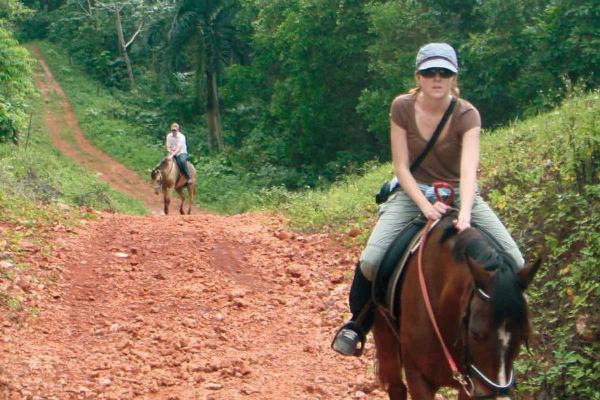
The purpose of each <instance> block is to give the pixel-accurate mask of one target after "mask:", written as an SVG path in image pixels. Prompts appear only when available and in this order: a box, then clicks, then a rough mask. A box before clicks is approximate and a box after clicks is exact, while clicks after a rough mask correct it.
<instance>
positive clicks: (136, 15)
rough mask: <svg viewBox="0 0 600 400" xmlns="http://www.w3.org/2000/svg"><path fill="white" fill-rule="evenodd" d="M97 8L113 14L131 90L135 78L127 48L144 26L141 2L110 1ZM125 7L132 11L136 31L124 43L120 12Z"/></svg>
mask: <svg viewBox="0 0 600 400" xmlns="http://www.w3.org/2000/svg"><path fill="white" fill-rule="evenodd" d="M96 7H97V8H103V9H106V10H109V11H110V12H112V13H114V17H115V30H116V32H117V39H118V43H119V52H120V53H121V56H122V57H123V60H124V61H125V66H126V67H127V79H128V81H129V87H130V88H132V87H133V86H135V78H134V76H133V68H132V67H131V59H130V58H129V52H128V50H127V49H128V48H129V46H130V45H131V44H132V43H133V41H134V40H135V39H136V38H137V36H138V35H139V33H140V32H141V30H142V26H143V25H144V17H143V9H144V3H143V1H140V0H123V1H117V0H112V1H111V2H109V3H98V4H97V5H96ZM125 7H130V8H131V9H132V12H131V13H130V14H131V15H132V18H133V19H135V20H136V21H137V25H138V27H137V30H136V31H135V33H133V34H132V35H131V38H130V39H129V40H127V41H125V34H124V33H123V23H122V17H121V14H122V11H123V8H125ZM81 8H82V9H83V10H84V12H86V13H87V11H86V8H85V7H81ZM89 10H90V11H89V15H90V16H91V15H92V11H91V10H92V8H89Z"/></svg>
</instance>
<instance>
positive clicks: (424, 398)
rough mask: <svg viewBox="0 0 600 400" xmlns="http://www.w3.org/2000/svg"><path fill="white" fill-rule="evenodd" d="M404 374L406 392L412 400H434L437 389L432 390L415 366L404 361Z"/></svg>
mask: <svg viewBox="0 0 600 400" xmlns="http://www.w3.org/2000/svg"><path fill="white" fill-rule="evenodd" d="M404 373H405V374H406V383H407V384H408V392H409V393H410V397H411V398H412V399H419V400H434V399H435V393H436V391H437V388H433V387H432V386H431V384H430V383H429V382H427V380H426V379H425V377H424V376H423V375H422V374H421V372H419V369H418V368H417V366H416V365H412V362H410V361H409V360H405V364H404Z"/></svg>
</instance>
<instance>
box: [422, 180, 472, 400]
mask: <svg viewBox="0 0 600 400" xmlns="http://www.w3.org/2000/svg"><path fill="white" fill-rule="evenodd" d="M433 187H434V191H435V196H436V197H437V199H438V201H440V202H442V203H444V204H446V205H450V203H452V200H454V188H453V187H452V186H451V185H449V184H447V183H445V182H435V183H434V184H433ZM440 188H446V189H449V190H450V195H449V196H448V197H447V198H446V199H445V200H444V199H443V198H442V196H441V195H440V194H439V189H440ZM434 222H435V221H434V220H432V219H430V220H428V221H427V224H426V225H425V228H423V233H422V234H421V239H420V240H419V253H418V254H417V267H418V268H417V269H418V272H419V286H420V288H421V294H422V295H423V302H424V303H425V308H426V310H427V315H428V316H429V321H431V325H433V330H434V331H435V334H436V336H437V338H438V340H439V342H440V345H441V346H442V351H443V352H444V356H445V357H446V361H447V362H448V366H449V367H450V370H451V371H452V378H453V379H454V380H455V381H457V382H458V383H459V384H460V385H461V386H462V388H463V390H464V391H465V393H466V394H467V395H468V396H469V397H470V398H473V391H474V386H473V382H472V381H471V379H470V378H469V377H468V376H465V375H464V374H463V373H461V372H460V371H459V369H458V367H457V366H456V362H455V361H454V358H452V354H450V351H449V350H448V347H447V346H446V343H445V342H444V338H443V337H442V333H441V332H440V328H439V327H438V324H437V321H436V320H435V315H434V314H433V308H432V307H431V301H430V300H429V293H428V291H427V283H426V282H425V274H424V273H423V251H424V249H425V243H426V241H427V235H428V234H429V230H430V228H431V226H432V225H433V223H434Z"/></svg>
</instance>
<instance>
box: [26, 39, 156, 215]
mask: <svg viewBox="0 0 600 400" xmlns="http://www.w3.org/2000/svg"><path fill="white" fill-rule="evenodd" d="M29 49H30V52H31V54H32V55H33V56H34V57H35V58H36V59H37V62H38V64H39V66H40V68H41V69H42V71H43V76H38V75H37V74H34V81H35V85H36V87H37V88H38V90H39V92H40V94H41V96H42V98H43V99H44V103H45V106H44V114H45V116H44V121H45V125H46V128H47V130H48V132H49V134H50V137H51V139H52V142H53V143H54V145H55V146H56V147H57V148H58V150H59V151H60V152H61V153H63V154H64V155H66V156H67V157H69V158H71V159H72V160H73V161H75V162H76V163H78V164H81V165H83V166H85V167H86V168H87V169H88V170H90V171H93V172H95V173H96V174H98V177H99V178H100V179H101V180H103V181H104V182H106V183H108V184H109V185H110V186H111V187H112V188H113V189H115V190H117V191H119V192H121V193H123V194H125V195H127V196H129V197H132V198H134V199H138V200H140V201H141V202H142V203H143V204H144V206H145V207H146V208H147V209H148V210H150V212H151V213H153V214H160V213H161V212H162V206H161V202H160V199H159V197H158V196H156V195H154V193H153V191H152V188H151V185H150V184H149V183H148V182H145V181H144V180H143V179H141V178H140V177H139V176H138V175H137V174H135V173H134V172H132V171H131V170H129V169H128V168H126V167H125V166H123V165H122V164H120V163H118V162H117V161H115V160H113V159H112V158H110V157H109V156H108V155H107V154H106V153H104V152H102V151H101V150H99V149H97V148H96V147H94V146H93V145H92V144H91V143H90V142H89V141H88V140H87V139H86V138H85V137H84V135H83V132H82V130H81V128H80V127H79V125H78V123H77V118H76V117H75V114H74V113H73V109H72V107H71V104H70V103H69V101H68V99H67V97H66V95H65V93H64V92H63V90H62V88H61V87H60V85H59V84H58V82H57V81H56V80H55V79H54V77H53V75H52V72H51V71H50V69H49V68H48V66H47V65H46V62H45V61H44V57H43V56H42V54H41V52H40V50H39V48H37V47H36V46H29ZM54 96H56V97H58V99H59V101H60V112H56V111H55V110H53V109H52V107H51V104H52V103H53V101H54V100H55V99H54V98H53V97H54ZM64 131H67V132H68V133H69V136H72V137H73V139H74V141H73V142H70V141H68V140H66V139H65V136H64V134H63V132H64Z"/></svg>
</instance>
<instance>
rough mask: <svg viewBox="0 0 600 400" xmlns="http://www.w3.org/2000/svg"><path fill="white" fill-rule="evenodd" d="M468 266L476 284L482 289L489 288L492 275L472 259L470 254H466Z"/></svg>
mask: <svg viewBox="0 0 600 400" xmlns="http://www.w3.org/2000/svg"><path fill="white" fill-rule="evenodd" d="M465 258H466V259H467V265H468V266H469V270H470V271H471V275H472V276H473V279H474V280H475V284H476V285H477V287H480V288H482V289H483V288H487V287H488V284H489V282H490V279H491V277H492V274H491V273H490V272H489V271H487V270H486V269H485V268H484V267H483V266H482V265H481V264H479V263H478V262H477V261H475V260H474V259H472V258H471V257H470V256H469V255H468V254H465Z"/></svg>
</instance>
